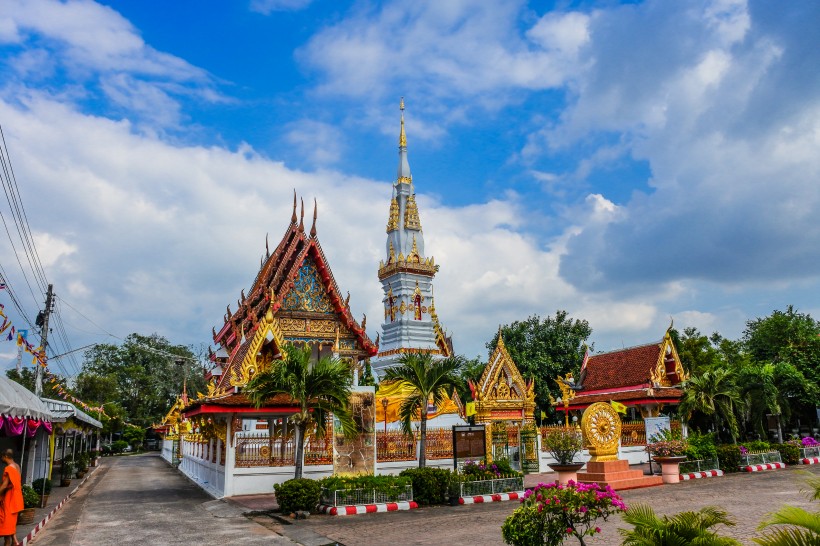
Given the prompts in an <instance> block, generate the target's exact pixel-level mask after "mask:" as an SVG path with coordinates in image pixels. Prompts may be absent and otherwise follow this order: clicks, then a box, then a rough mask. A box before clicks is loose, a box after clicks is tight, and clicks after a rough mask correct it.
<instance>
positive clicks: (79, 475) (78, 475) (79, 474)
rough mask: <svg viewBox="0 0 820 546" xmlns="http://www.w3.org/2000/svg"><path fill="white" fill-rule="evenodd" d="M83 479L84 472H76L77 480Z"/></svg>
mask: <svg viewBox="0 0 820 546" xmlns="http://www.w3.org/2000/svg"><path fill="white" fill-rule="evenodd" d="M84 477H85V470H78V471H77V478H84Z"/></svg>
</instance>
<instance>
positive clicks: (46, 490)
mask: <svg viewBox="0 0 820 546" xmlns="http://www.w3.org/2000/svg"><path fill="white" fill-rule="evenodd" d="M31 486H32V487H33V488H34V490H35V491H36V492H37V494H39V495H40V508H43V507H44V506H45V505H46V504H48V496H49V495H50V494H51V480H49V479H48V478H37V479H36V480H34V482H32V484H31Z"/></svg>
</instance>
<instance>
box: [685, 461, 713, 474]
mask: <svg viewBox="0 0 820 546" xmlns="http://www.w3.org/2000/svg"><path fill="white" fill-rule="evenodd" d="M719 469H720V464H719V463H718V460H717V459H716V458H715V459H698V460H695V461H684V462H682V463H680V473H681V474H688V473H690V472H704V471H706V470H719Z"/></svg>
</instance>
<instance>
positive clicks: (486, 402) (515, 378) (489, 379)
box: [459, 328, 535, 423]
mask: <svg viewBox="0 0 820 546" xmlns="http://www.w3.org/2000/svg"><path fill="white" fill-rule="evenodd" d="M469 386H470V390H471V391H472V395H473V399H474V400H475V401H476V402H478V408H477V412H478V413H477V415H476V422H478V423H482V422H488V421H507V420H522V419H523V420H526V421H532V420H533V414H534V412H535V389H534V386H535V384H534V382H533V381H532V380H531V381H525V380H524V378H523V377H522V376H521V373H520V372H519V371H518V366H516V365H515V362H514V361H513V359H512V357H511V356H510V353H509V352H508V351H507V346H506V345H504V338H503V337H502V335H501V329H500V328H499V330H498V343H496V346H495V349H494V350H493V354H492V355H491V356H490V360H489V362H487V366H486V367H485V368H484V372H483V373H482V374H481V379H479V380H478V383H472V382H470V384H469ZM459 403H460V401H459Z"/></svg>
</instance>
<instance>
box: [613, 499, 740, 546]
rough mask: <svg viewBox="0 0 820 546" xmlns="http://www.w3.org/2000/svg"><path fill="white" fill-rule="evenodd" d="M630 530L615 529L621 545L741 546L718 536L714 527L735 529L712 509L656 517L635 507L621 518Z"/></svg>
mask: <svg viewBox="0 0 820 546" xmlns="http://www.w3.org/2000/svg"><path fill="white" fill-rule="evenodd" d="M621 517H622V518H623V521H624V522H625V523H629V524H630V525H632V526H633V528H632V529H618V532H619V533H621V536H622V537H623V539H624V540H623V543H622V544H623V545H624V546H684V545H689V544H697V545H699V546H740V544H741V543H740V542H739V541H737V540H735V539H733V538H727V537H720V536H718V534H717V532H716V531H714V530H712V528H713V527H715V526H716V525H729V526H734V525H735V522H734V521H733V520H732V519H731V518H730V517H729V515H728V514H727V513H726V511H725V510H722V509H720V508H717V507H715V506H707V507H705V508H701V509H700V510H698V511H697V512H695V511H688V512H681V513H679V514H675V515H674V516H661V517H658V516H657V515H656V514H655V511H654V510H652V508H651V507H650V506H649V505H646V504H636V505H634V506H631V507H630V508H629V509H628V510H627V511H626V512H624V513H623V514H622V516H621Z"/></svg>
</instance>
